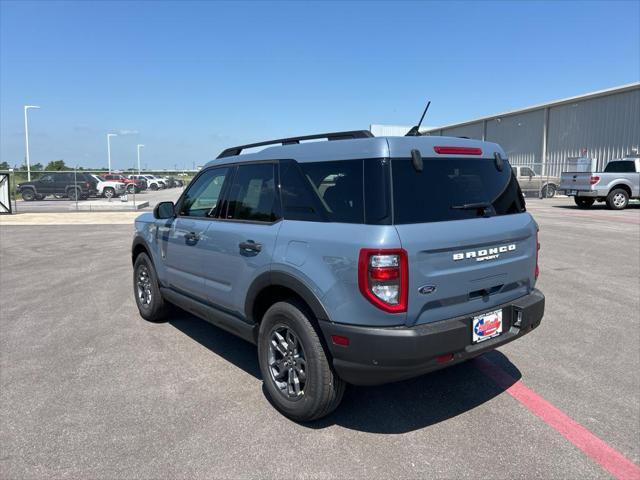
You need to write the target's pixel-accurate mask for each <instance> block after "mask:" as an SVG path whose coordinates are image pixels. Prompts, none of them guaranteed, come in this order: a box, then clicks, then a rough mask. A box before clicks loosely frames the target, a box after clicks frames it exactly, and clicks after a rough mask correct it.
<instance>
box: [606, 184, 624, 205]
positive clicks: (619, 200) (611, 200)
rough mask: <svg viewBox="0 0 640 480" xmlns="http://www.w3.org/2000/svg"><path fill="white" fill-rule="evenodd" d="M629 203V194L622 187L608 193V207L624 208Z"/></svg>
mask: <svg viewBox="0 0 640 480" xmlns="http://www.w3.org/2000/svg"><path fill="white" fill-rule="evenodd" d="M627 205H629V194H628V193H627V191H626V190H623V189H622V188H616V189H615V190H612V191H611V192H609V195H607V207H609V208H610V209H611V210H624V209H625V208H627Z"/></svg>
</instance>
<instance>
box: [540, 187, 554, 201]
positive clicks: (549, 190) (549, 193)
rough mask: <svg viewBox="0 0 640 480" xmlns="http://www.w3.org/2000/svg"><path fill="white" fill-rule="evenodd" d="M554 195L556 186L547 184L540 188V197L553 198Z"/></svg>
mask: <svg viewBox="0 0 640 480" xmlns="http://www.w3.org/2000/svg"><path fill="white" fill-rule="evenodd" d="M555 195H556V186H555V185H547V186H545V187H544V188H543V189H542V198H553V197H555Z"/></svg>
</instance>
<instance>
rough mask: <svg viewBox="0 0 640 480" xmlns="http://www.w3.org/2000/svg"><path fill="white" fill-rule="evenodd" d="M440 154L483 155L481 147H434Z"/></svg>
mask: <svg viewBox="0 0 640 480" xmlns="http://www.w3.org/2000/svg"><path fill="white" fill-rule="evenodd" d="M433 150H434V151H435V152H436V153H438V154H440V155H482V149H481V148H475V147H433Z"/></svg>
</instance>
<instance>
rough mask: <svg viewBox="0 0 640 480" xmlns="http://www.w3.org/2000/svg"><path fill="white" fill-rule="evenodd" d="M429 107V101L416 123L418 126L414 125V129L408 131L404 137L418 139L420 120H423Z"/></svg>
mask: <svg viewBox="0 0 640 480" xmlns="http://www.w3.org/2000/svg"><path fill="white" fill-rule="evenodd" d="M429 105H431V100H429V101H428V102H427V106H426V108H425V109H424V112H422V116H421V117H420V121H419V122H418V125H416V126H415V127H411V130H409V131H408V132H407V133H406V135H405V137H419V136H420V125H422V120H424V116H425V115H426V114H427V110H429Z"/></svg>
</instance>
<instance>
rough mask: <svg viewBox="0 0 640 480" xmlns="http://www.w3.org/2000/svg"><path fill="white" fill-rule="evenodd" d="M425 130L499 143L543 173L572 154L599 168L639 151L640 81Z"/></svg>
mask: <svg viewBox="0 0 640 480" xmlns="http://www.w3.org/2000/svg"><path fill="white" fill-rule="evenodd" d="M372 127H373V126H372ZM372 130H373V129H372ZM424 134H426V135H443V136H453V137H469V138H476V139H481V140H487V141H490V142H496V143H499V144H500V145H501V146H502V148H504V150H505V152H506V153H507V155H508V157H509V161H510V162H511V164H512V165H529V166H531V167H533V169H534V171H536V172H537V173H538V174H542V175H553V176H558V175H560V173H561V172H562V171H564V169H565V167H566V165H567V159H568V158H572V157H573V158H575V157H589V158H591V159H592V162H593V168H596V169H597V170H601V169H602V168H604V166H605V165H606V164H607V163H608V162H609V161H610V160H613V159H616V158H622V157H624V156H625V155H630V154H637V153H638V148H639V147H640V82H638V83H633V84H629V85H624V86H622V87H616V88H610V89H607V90H601V91H598V92H593V93H588V94H585V95H579V96H576V97H571V98H565V99H563V100H557V101H554V102H549V103H544V104H541V105H534V106H531V107H527V108H522V109H519V110H514V111H511V112H505V113H500V114H497V115H491V116H488V117H482V118H477V119H475V120H469V121H467V122H462V123H457V124H453V125H446V126H443V127H438V128H431V129H428V130H427V131H426V132H425V133H424Z"/></svg>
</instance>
